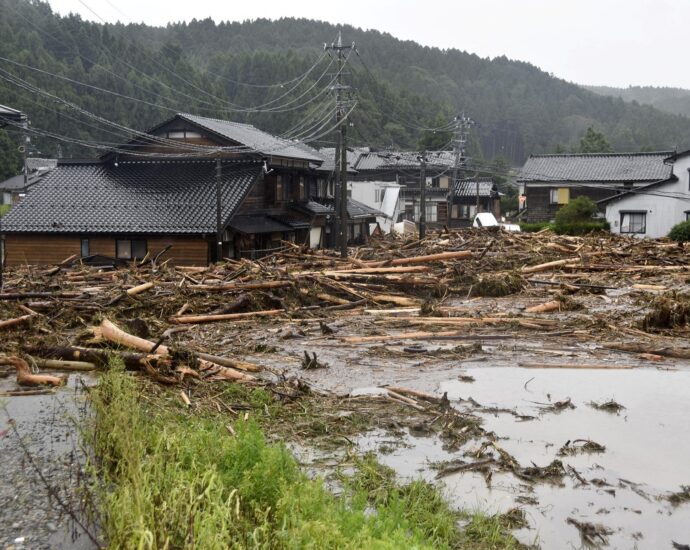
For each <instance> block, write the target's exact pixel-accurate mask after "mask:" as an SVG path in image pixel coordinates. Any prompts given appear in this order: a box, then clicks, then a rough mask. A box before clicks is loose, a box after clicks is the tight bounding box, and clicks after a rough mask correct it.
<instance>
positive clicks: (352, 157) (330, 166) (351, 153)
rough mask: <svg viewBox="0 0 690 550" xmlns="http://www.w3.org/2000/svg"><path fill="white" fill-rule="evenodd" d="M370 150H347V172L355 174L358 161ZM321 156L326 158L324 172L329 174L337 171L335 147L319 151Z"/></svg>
mask: <svg viewBox="0 0 690 550" xmlns="http://www.w3.org/2000/svg"><path fill="white" fill-rule="evenodd" d="M368 150H369V149H368V148H366V147H365V148H354V149H350V148H349V147H348V149H347V171H348V172H352V173H355V172H356V171H355V169H354V166H355V164H357V159H359V157H360V155H361V154H363V152H365V151H368ZM319 154H320V155H321V156H322V157H323V158H324V163H323V164H322V165H321V169H322V170H326V171H328V172H333V171H335V147H323V148H321V149H319Z"/></svg>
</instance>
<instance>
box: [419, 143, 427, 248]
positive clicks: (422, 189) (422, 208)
mask: <svg viewBox="0 0 690 550" xmlns="http://www.w3.org/2000/svg"><path fill="white" fill-rule="evenodd" d="M425 236H426V158H425V157H424V151H422V153H421V154H420V155H419V238H420V239H423V238H424V237H425Z"/></svg>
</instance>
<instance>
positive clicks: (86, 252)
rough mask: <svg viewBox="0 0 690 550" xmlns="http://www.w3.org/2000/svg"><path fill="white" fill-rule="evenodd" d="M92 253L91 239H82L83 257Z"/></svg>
mask: <svg viewBox="0 0 690 550" xmlns="http://www.w3.org/2000/svg"><path fill="white" fill-rule="evenodd" d="M90 255H91V253H90V252H89V239H82V240H81V257H82V258H86V256H90Z"/></svg>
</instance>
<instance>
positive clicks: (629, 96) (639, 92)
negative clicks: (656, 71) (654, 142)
mask: <svg viewBox="0 0 690 550" xmlns="http://www.w3.org/2000/svg"><path fill="white" fill-rule="evenodd" d="M583 87H584V88H585V89H587V90H590V91H592V92H595V93H597V94H600V95H607V96H613V97H620V98H622V99H623V101H629V102H633V101H635V102H637V103H642V104H645V105H651V106H652V107H656V108H657V109H659V110H660V111H664V112H666V113H671V114H674V115H685V116H690V90H685V89H683V88H668V87H663V86H661V87H656V86H629V87H628V88H613V87H611V86H583Z"/></svg>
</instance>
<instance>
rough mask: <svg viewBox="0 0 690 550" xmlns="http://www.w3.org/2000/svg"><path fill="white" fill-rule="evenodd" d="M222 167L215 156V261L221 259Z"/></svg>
mask: <svg viewBox="0 0 690 550" xmlns="http://www.w3.org/2000/svg"><path fill="white" fill-rule="evenodd" d="M222 186H223V169H222V167H221V162H220V156H218V157H216V262H220V261H221V260H222V259H223V218H222V208H223V195H222Z"/></svg>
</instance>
